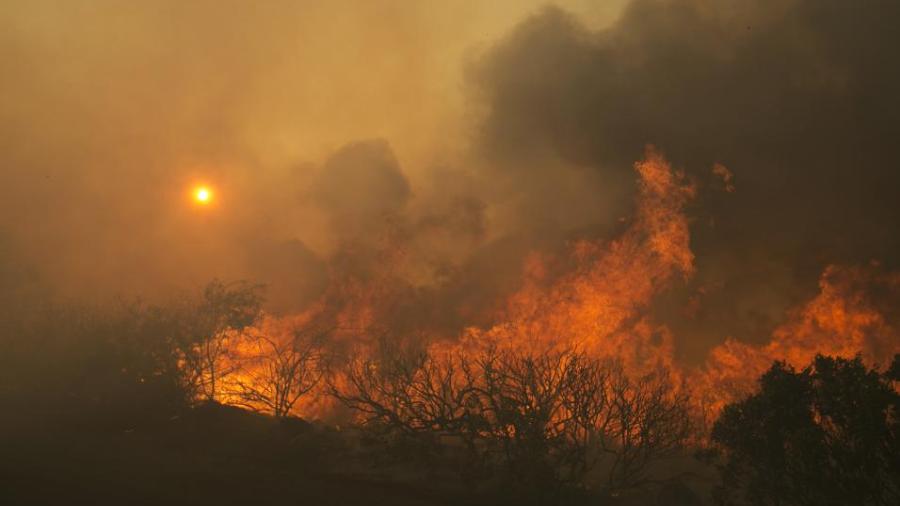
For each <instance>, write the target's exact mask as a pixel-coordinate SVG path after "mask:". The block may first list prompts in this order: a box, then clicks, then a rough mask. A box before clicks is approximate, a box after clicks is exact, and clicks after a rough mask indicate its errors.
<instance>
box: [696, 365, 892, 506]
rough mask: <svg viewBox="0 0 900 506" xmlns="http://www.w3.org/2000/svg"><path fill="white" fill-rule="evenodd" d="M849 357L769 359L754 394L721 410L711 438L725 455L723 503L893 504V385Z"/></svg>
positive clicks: (720, 493) (719, 496)
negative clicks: (801, 365)
mask: <svg viewBox="0 0 900 506" xmlns="http://www.w3.org/2000/svg"><path fill="white" fill-rule="evenodd" d="M898 370H900V355H898V356H895V357H894V361H893V364H892V365H891V367H890V368H889V369H888V370H887V371H886V372H883V373H882V372H879V371H878V370H875V369H868V368H867V367H866V366H865V365H864V364H863V363H862V361H861V359H860V358H859V357H857V358H855V359H853V360H847V359H843V358H833V357H826V356H817V357H816V358H815V360H814V361H813V363H812V364H811V365H809V366H808V367H806V368H805V369H803V370H801V371H796V370H794V369H793V368H792V367H790V366H789V365H787V364H785V363H783V362H776V363H775V364H774V365H773V366H772V368H771V369H770V370H769V371H768V372H766V373H765V374H764V375H763V376H762V377H761V378H760V380H759V383H760V390H759V392H758V393H756V394H754V395H751V396H750V397H748V398H746V399H744V400H742V401H740V402H736V403H734V404H731V405H728V406H726V407H725V410H724V411H723V412H722V415H721V416H720V418H719V419H718V421H717V422H716V423H715V425H714V427H713V431H712V439H713V441H714V442H715V443H717V444H718V445H719V446H720V447H721V449H722V451H723V453H724V463H723V464H722V465H721V468H720V471H721V477H722V484H721V486H719V487H718V489H717V490H716V493H715V495H716V498H717V500H718V502H719V503H720V504H752V505H810V506H812V505H817V506H827V505H835V506H837V505H847V504H862V505H889V504H900V440H898V436H900V434H898V429H900V424H898V416H900V411H898V401H900V395H898V390H897V385H896V383H895V382H896V381H897V379H898V377H897V376H898V375H897V371H898Z"/></svg>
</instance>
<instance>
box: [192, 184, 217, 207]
mask: <svg viewBox="0 0 900 506" xmlns="http://www.w3.org/2000/svg"><path fill="white" fill-rule="evenodd" d="M212 198H213V192H212V190H211V189H209V187H208V186H198V187H196V188H194V200H195V201H196V202H197V203H198V204H202V205H205V204H209V203H210V202H211V201H212Z"/></svg>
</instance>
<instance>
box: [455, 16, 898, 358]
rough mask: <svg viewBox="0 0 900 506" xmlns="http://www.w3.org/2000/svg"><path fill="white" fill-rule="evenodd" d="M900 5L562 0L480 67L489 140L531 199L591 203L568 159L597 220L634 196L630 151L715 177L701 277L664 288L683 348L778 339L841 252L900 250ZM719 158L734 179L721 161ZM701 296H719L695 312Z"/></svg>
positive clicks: (484, 147) (705, 178)
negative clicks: (899, 133)
mask: <svg viewBox="0 0 900 506" xmlns="http://www.w3.org/2000/svg"><path fill="white" fill-rule="evenodd" d="M897 10H898V6H897V4H896V3H893V2H867V3H865V4H864V5H863V4H852V5H851V4H847V3H846V2H839V1H805V0H796V1H793V0H790V1H778V0H773V1H767V2H755V3H753V4H748V3H746V2H727V1H720V2H701V1H690V0H685V1H680V0H673V1H655V0H636V1H634V2H631V3H630V4H629V5H628V7H627V8H626V9H625V11H624V12H623V14H622V16H621V18H620V19H619V20H618V21H617V22H616V23H615V24H614V25H613V26H611V27H609V28H608V29H604V30H593V29H590V28H589V27H586V26H585V25H584V24H583V23H582V22H581V21H580V19H579V18H578V17H577V16H574V15H572V14H570V13H568V12H566V11H564V10H562V9H556V8H548V9H546V10H545V11H543V12H542V13H540V14H537V15H535V16H532V17H530V18H529V19H527V20H525V21H524V22H523V23H521V24H520V25H519V26H518V27H516V29H515V30H513V31H512V33H511V34H509V35H508V36H506V37H505V38H504V39H503V40H502V41H501V42H500V43H499V44H498V45H497V46H496V47H495V48H494V49H493V50H492V51H491V52H489V53H488V54H487V55H486V56H485V57H484V58H483V59H482V60H481V61H479V62H477V63H476V65H474V68H473V70H472V71H471V73H470V76H471V80H472V82H473V85H474V87H475V89H476V90H477V92H478V96H479V97H480V100H481V104H482V106H483V108H484V110H485V111H486V112H485V114H484V121H483V123H482V128H481V130H480V134H481V135H480V136H479V138H478V141H477V146H478V148H479V149H480V152H481V153H482V154H483V156H484V157H485V158H486V159H488V160H491V161H492V162H493V163H492V166H493V167H494V169H495V170H497V171H501V172H502V173H503V174H505V175H507V177H509V178H511V179H523V180H525V181H528V182H534V186H533V187H532V188H531V189H530V190H528V191H529V192H530V193H529V196H528V197H527V198H523V199H522V201H523V203H524V206H525V207H531V208H535V205H534V203H535V202H538V201H540V200H541V199H543V200H544V201H545V202H547V203H548V205H549V206H551V209H552V208H555V207H556V206H562V205H565V206H566V208H567V209H574V208H575V207H574V206H577V205H578V199H577V198H573V197H572V196H571V195H566V194H565V193H562V192H559V191H558V190H557V189H558V186H555V185H554V184H553V181H554V178H555V176H556V174H557V173H558V172H559V170H558V169H557V167H558V166H559V165H565V166H569V167H575V168H577V169H573V170H579V169H580V170H581V171H582V173H580V177H581V181H582V182H583V183H584V184H585V187H586V189H585V192H590V191H593V192H596V195H597V196H596V200H598V201H601V202H603V204H604V205H607V206H608V207H609V209H611V210H612V211H606V212H605V213H604V214H603V216H604V217H603V218H600V219H596V220H594V223H602V222H603V219H604V218H605V219H609V218H610V217H614V216H617V215H620V214H624V213H626V212H627V208H628V206H629V204H630V200H629V199H628V198H623V196H627V195H630V194H631V191H630V188H631V177H630V174H629V169H628V167H629V164H630V161H631V160H632V159H633V158H634V157H635V153H637V152H639V151H640V149H641V148H642V146H643V145H644V144H646V143H651V142H652V143H654V144H655V145H657V146H659V147H660V148H661V149H663V150H664V151H665V153H666V155H667V157H668V158H669V159H670V160H672V162H673V163H674V164H675V166H677V167H683V168H684V169H685V170H686V171H687V172H688V174H689V175H691V176H692V177H693V178H694V179H695V180H697V181H698V182H699V183H700V184H701V188H700V190H701V197H700V198H699V200H698V201H697V207H696V208H695V209H693V210H692V212H691V213H690V214H691V216H692V217H693V218H694V223H693V225H692V240H691V247H692V249H693V250H694V252H695V254H696V257H697V260H696V272H697V275H696V276H695V278H694V279H693V281H692V282H691V284H690V285H689V286H687V287H684V288H681V289H678V288H676V290H674V292H672V293H671V294H670V295H669V296H666V297H663V298H661V300H660V301H659V304H658V306H659V307H658V311H661V312H662V313H664V314H666V317H665V319H666V320H667V321H668V322H670V325H671V326H672V328H673V330H674V331H675V332H676V334H677V335H682V336H685V337H686V338H684V339H680V340H679V354H680V355H681V356H683V357H687V358H691V357H693V359H697V358H700V357H703V356H704V350H705V349H707V348H708V346H709V345H710V343H711V342H714V341H716V340H718V339H721V338H722V336H728V335H730V336H733V337H734V338H735V339H739V340H744V341H750V342H764V341H765V340H766V339H768V337H769V335H770V334H771V332H772V331H773V330H774V329H775V327H776V326H777V325H778V323H779V322H780V321H782V320H783V318H784V317H785V313H786V311H787V309H788V308H790V307H793V306H796V305H798V304H800V303H801V302H802V301H803V300H806V299H807V298H809V297H812V296H813V294H814V293H815V289H816V279H817V277H818V275H819V273H820V272H821V271H822V270H823V269H824V267H825V266H826V265H828V264H831V263H844V264H858V263H865V262H868V261H869V260H871V259H873V258H874V259H880V260H882V261H883V262H884V263H885V264H886V265H887V266H888V267H889V268H895V267H896V265H897V260H898V257H897V251H898V249H897V246H898V243H897V237H896V234H893V233H892V232H891V230H894V229H896V227H897V225H898V216H900V213H898V212H897V210H896V203H895V202H896V199H895V197H894V196H893V193H894V188H897V187H898V183H900V180H898V176H897V172H896V171H894V170H893V169H892V167H894V166H896V164H897V162H898V157H897V152H896V150H894V149H892V148H891V142H890V140H889V139H890V138H891V137H892V136H893V135H894V134H895V133H896V126H895V125H896V124H897V123H896V120H897V118H898V114H900V103H898V100H897V94H896V93H894V92H893V91H891V90H893V89H895V88H896V86H897V84H898V78H900V69H898V66H897V65H893V64H892V63H890V62H891V60H892V58H893V54H892V53H893V49H891V48H893V47H895V46H897V45H898V42H900V41H898V40H897V38H898V35H897V33H896V30H893V29H892V27H891V26H890V23H888V22H886V21H885V20H886V19H887V18H890V17H892V16H891V15H892V14H893V15H896V14H897ZM716 163H720V164H721V165H722V166H724V167H727V168H728V170H729V174H733V176H729V178H728V179H727V180H725V182H726V183H727V185H728V186H725V185H723V183H722V181H721V180H719V179H718V178H714V177H713V175H711V174H710V173H709V171H710V167H711V166H713V165H714V164H716ZM720 172H721V171H720ZM591 180H594V181H596V182H600V183H599V184H589V183H590V182H591ZM558 184H563V185H564V183H558ZM717 189H721V190H725V191H716V190H717ZM555 195H562V196H561V197H560V198H559V201H556V202H553V200H552V199H553V198H554V196H555ZM573 201H574V205H573V206H568V203H569V202H573ZM536 208H537V209H543V208H544V207H541V206H536ZM551 212H552V211H551ZM582 219H584V217H582ZM691 299H693V300H695V301H696V303H697V304H696V305H697V306H699V307H700V308H702V310H700V311H693V312H692V311H685V307H686V306H689V305H690V304H689V302H690V300H691Z"/></svg>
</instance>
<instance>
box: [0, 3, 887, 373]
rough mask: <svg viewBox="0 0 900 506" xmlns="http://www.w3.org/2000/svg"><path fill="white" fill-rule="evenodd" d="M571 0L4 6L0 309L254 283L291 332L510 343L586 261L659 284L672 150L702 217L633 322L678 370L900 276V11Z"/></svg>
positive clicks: (686, 210)
mask: <svg viewBox="0 0 900 506" xmlns="http://www.w3.org/2000/svg"><path fill="white" fill-rule="evenodd" d="M560 3H561V4H562V5H561V6H559V7H552V6H551V7H539V6H540V5H541V4H542V2H538V1H535V2H530V1H528V2H512V1H510V2H489V4H491V5H486V4H488V3H486V2H475V1H472V2H450V3H449V4H452V5H448V3H447V2H437V1H434V2H432V1H426V2H412V3H410V2H406V3H396V2H389V1H384V2H362V1H351V0H343V1H339V2H267V3H265V4H262V5H252V6H251V5H249V4H244V3H240V2H212V1H209V2H206V1H200V2H189V3H184V2H174V1H172V2H168V1H166V2H153V3H152V4H145V5H127V4H122V3H119V2H92V3H90V5H87V4H80V3H71V2H53V1H36V2H28V3H21V2H20V3H19V5H4V6H3V7H0V9H2V15H0V71H2V72H3V75H4V76H7V78H5V79H4V80H3V83H2V84H0V92H2V93H0V167H2V169H0V245H3V250H2V251H0V255H2V256H0V262H4V263H6V264H9V267H7V266H3V267H2V269H0V273H3V278H2V283H3V285H4V290H5V291H10V290H12V288H10V287H12V286H13V284H14V283H15V285H16V287H19V286H21V285H23V284H24V285H41V286H44V287H47V289H49V290H52V291H54V292H56V293H58V294H61V295H64V296H69V297H103V296H108V295H110V294H113V293H127V294H130V293H141V294H144V295H146V296H148V297H154V296H162V295H164V294H166V293H168V292H170V291H172V290H174V289H176V288H178V287H184V286H195V285H197V284H200V283H202V282H204V281H206V280H208V279H210V278H213V277H222V278H229V279H234V278H249V279H254V280H259V281H262V282H265V283H266V284H268V285H269V291H268V295H269V304H270V305H269V309H270V310H272V311H275V312H282V313H292V312H298V311H302V310H304V309H306V308H308V307H309V306H310V305H311V304H313V303H315V302H323V301H326V302H327V303H329V304H331V305H332V306H334V307H335V310H336V311H337V312H338V313H339V315H340V318H342V321H343V322H345V323H347V325H348V326H350V327H353V328H364V327H367V326H371V325H374V324H377V325H379V326H386V327H391V328H392V329H393V330H394V331H396V332H422V333H425V334H428V335H431V336H454V335H459V333H460V332H462V331H463V330H464V329H465V328H466V327H470V326H475V327H482V328H491V326H492V325H494V324H496V323H497V320H498V315H504V314H506V315H508V313H509V312H511V311H512V312H514V310H513V309H510V308H511V307H513V308H515V307H516V305H515V303H514V302H510V301H511V300H513V301H515V300H518V299H516V297H521V296H522V294H525V293H527V292H528V290H529V289H530V286H531V285H529V284H528V283H531V282H533V281H534V278H533V277H529V276H531V275H532V274H534V272H533V271H528V269H529V268H532V267H534V266H535V265H537V264H539V263H540V262H536V260H535V259H548V258H550V259H552V258H568V257H567V255H570V254H571V252H572V251H573V250H577V247H576V246H573V245H579V244H580V245H585V244H590V245H593V246H591V248H593V249H591V248H588V249H586V250H581V251H582V252H583V253H584V252H587V251H588V250H590V251H593V254H594V258H593V260H596V262H593V261H592V262H585V263H586V264H587V265H593V266H595V267H594V270H593V271H591V276H592V277H591V276H589V277H588V278H585V279H584V280H580V281H577V282H576V280H575V279H574V278H573V276H575V275H576V274H577V272H576V273H575V274H573V273H572V272H570V271H571V269H570V268H571V267H572V266H571V265H570V264H566V263H565V261H561V265H557V264H556V263H554V262H553V261H550V262H548V263H547V265H549V266H555V267H552V268H550V267H548V270H547V271H546V272H545V275H546V276H547V277H546V278H544V279H543V280H542V281H541V283H542V286H543V287H546V286H550V287H552V286H568V287H571V286H576V285H578V283H586V282H588V281H590V280H594V281H597V282H598V283H599V282H601V281H603V280H607V281H608V280H610V279H614V280H615V279H619V277H621V279H629V280H633V279H640V278H641V276H642V275H644V274H645V271H644V270H641V269H638V267H641V266H646V265H650V266H656V265H658V263H657V261H658V258H657V257H655V256H654V257H653V259H652V261H651V260H648V259H647V257H646V255H651V256H652V255H664V254H665V251H655V250H653V248H654V247H657V246H659V244H656V243H651V242H647V241H648V239H647V237H646V236H644V235H640V234H644V233H646V234H647V235H649V236H650V237H652V236H653V234H659V233H661V232H660V230H655V229H652V227H651V229H647V228H646V227H644V228H642V227H641V226H635V223H643V224H644V225H646V224H647V223H651V222H652V220H650V219H649V218H647V217H646V216H643V215H641V213H642V212H644V211H642V208H641V207H640V202H642V201H644V200H646V199H643V200H642V198H641V197H640V195H641V192H642V191H644V189H642V188H643V187H642V186H641V185H642V184H644V183H641V182H636V181H637V180H638V178H637V177H636V175H635V173H634V171H633V169H632V164H633V162H634V160H636V159H638V158H639V157H640V156H641V153H643V151H644V148H645V146H646V145H649V144H652V145H655V146H657V147H658V148H659V149H660V150H661V151H662V152H663V153H664V154H665V156H666V158H667V159H668V160H670V161H671V162H672V165H673V167H674V169H676V172H677V171H678V170H683V171H684V172H685V177H684V179H685V180H686V181H690V184H689V186H690V187H691V188H695V189H696V195H695V196H694V198H693V200H689V201H688V200H684V201H678V203H677V204H678V205H677V206H675V207H677V213H675V214H676V215H677V220H676V221H677V225H678V227H680V228H679V231H680V232H679V233H682V235H681V236H679V237H680V239H679V241H680V242H679V243H678V244H679V247H678V248H677V252H678V255H680V256H676V257H672V258H668V259H667V260H665V261H664V262H662V264H663V265H666V266H668V267H667V268H666V270H665V272H666V273H667V274H666V275H665V276H664V277H665V283H658V284H654V283H655V281H653V282H650V281H648V282H650V284H651V285H652V289H651V288H648V289H647V290H646V293H642V294H640V295H639V296H636V298H635V299H634V300H636V301H637V302H635V304H634V306H635V307H634V309H633V311H631V310H630V311H629V312H628V314H627V315H626V316H624V317H623V321H625V320H627V324H628V325H630V327H629V328H631V329H632V330H633V331H634V332H635V333H638V334H641V333H642V332H643V334H641V335H642V336H644V337H642V339H644V338H646V340H647V341H648V342H650V341H654V340H657V341H659V340H661V341H662V342H663V343H664V344H665V345H666V346H669V345H670V344H671V347H673V352H672V353H674V354H675V355H676V356H677V358H678V359H681V360H683V361H687V362H693V363H700V362H702V361H703V360H705V357H706V355H707V353H708V352H709V350H711V349H715V347H716V346H717V345H718V344H720V343H722V342H723V341H724V340H725V339H726V338H731V339H732V341H730V342H740V343H749V345H760V344H763V343H766V342H768V340H769V339H770V338H771V336H772V335H773V332H776V330H777V329H779V328H783V327H781V326H782V325H783V322H784V320H785V317H786V315H788V314H789V313H788V311H789V309H790V308H797V307H803V305H804V304H805V303H806V301H809V300H811V299H814V298H815V297H816V294H817V292H818V291H819V290H820V288H821V287H820V286H819V285H818V284H817V281H818V279H819V276H820V274H821V273H822V271H823V270H824V269H825V267H826V266H828V265H831V264H840V265H858V264H866V263H867V262H869V261H870V260H871V259H879V260H880V261H882V262H883V265H884V268H885V270H886V271H890V270H892V269H895V268H896V267H897V263H898V260H900V258H898V257H897V252H898V251H900V248H898V246H900V244H898V239H897V235H896V233H895V230H897V228H898V225H900V223H898V221H900V212H898V210H897V208H896V203H895V202H896V197H895V195H894V193H895V192H896V188H898V187H900V175H898V172H897V171H895V170H894V167H896V165H897V163H898V162H900V159H898V155H897V153H896V151H895V150H893V149H892V148H891V145H892V141H893V138H894V137H895V135H894V134H895V133H896V132H895V130H896V127H895V125H897V124H898V120H900V102H898V99H897V95H896V92H895V90H896V89H900V86H898V85H900V69H898V66H897V65H894V64H893V63H892V62H893V55H892V48H893V47H897V46H900V44H898V43H900V41H898V40H896V39H897V38H898V37H900V35H897V33H896V30H895V29H894V27H893V26H892V20H893V19H896V18H897V14H900V12H897V11H898V9H900V6H898V5H897V4H896V2H890V1H873V2H865V3H854V4H850V3H847V2H841V1H838V0H767V1H764V2H756V3H753V4H752V5H751V4H748V3H746V2H735V1H730V0H721V1H716V2H709V1H701V0H633V1H631V2H628V3H627V5H626V2H624V1H623V2H597V3H593V2H587V1H581V0H577V1H576V0H573V1H570V2H560ZM659 163H662V162H659ZM667 173H668V169H667ZM674 173H675V172H673V174H674ZM198 182H204V183H206V184H209V185H210V186H212V187H213V188H214V189H215V191H216V201H215V203H214V205H213V206H210V207H209V208H204V209H199V208H196V207H195V206H192V205H191V203H190V202H189V200H188V199H187V196H186V192H187V191H189V189H190V187H191V186H192V185H193V184H195V183H198ZM677 193H678V192H677V191H676V194H677ZM636 195H637V198H636ZM682 207H683V208H682ZM652 223H656V225H659V226H663V225H665V226H668V225H666V224H662V223H661V222H659V223H657V222H652ZM656 225H654V226H656ZM669 225H670V224H669ZM687 229H689V234H688V230H687ZM648 230H650V231H649V232H648ZM7 244H8V245H9V246H8V247H7V246H6V245H7ZM616 244H638V245H644V246H646V248H649V249H648V250H647V251H644V250H642V249H640V248H637V247H636V249H635V250H634V251H633V256H634V258H632V259H631V260H629V261H626V260H621V261H618V260H617V262H613V261H612V260H610V259H612V258H616V259H619V258H620V256H615V255H613V254H612V253H609V250H608V249H606V248H607V246H609V245H616ZM619 253H622V252H619ZM669 253H672V251H670V252H669ZM617 254H618V253H617ZM604 259H605V260H604ZM604 262H605V263H604ZM635 266H637V267H635ZM673 266H674V267H673ZM631 267H634V269H631ZM602 269H613V270H614V269H621V271H620V272H618V273H604V272H602ZM523 270H526V271H527V272H526V275H525V276H523ZM651 270H652V269H651ZM638 271H640V272H638ZM675 271H677V272H679V273H681V274H685V275H684V276H672V275H671V272H675ZM686 274H690V275H686ZM649 275H651V276H652V275H653V273H652V272H651V273H649ZM652 279H654V280H657V281H658V279H657V278H652ZM604 282H605V281H604ZM622 283H626V282H624V281H623V282H622ZM628 283H630V282H628ZM661 285H664V287H661ZM582 288H584V290H588V292H590V293H594V294H595V295H598V297H600V296H602V297H601V298H604V297H605V298H611V297H613V295H611V294H614V293H615V292H614V291H613V290H612V289H610V288H608V287H598V286H584V287H582ZM16 290H18V288H16ZM579 290H580V289H579ZM579 290H575V289H574V288H573V289H572V291H571V293H577V294H582V295H583V294H584V293H585V292H584V291H583V290H582V291H579ZM571 293H570V292H567V291H566V290H561V291H557V292H556V295H558V296H560V297H564V296H567V295H571ZM4 297H6V295H5V294H4ZM629 300H631V299H629ZM549 305H550V306H553V305H552V304H549ZM562 306H564V304H562V303H560V305H557V306H554V307H562ZM519 309H521V307H519ZM595 309H596V308H595ZM616 335H617V336H618V335H619V334H616ZM887 348H890V346H887Z"/></svg>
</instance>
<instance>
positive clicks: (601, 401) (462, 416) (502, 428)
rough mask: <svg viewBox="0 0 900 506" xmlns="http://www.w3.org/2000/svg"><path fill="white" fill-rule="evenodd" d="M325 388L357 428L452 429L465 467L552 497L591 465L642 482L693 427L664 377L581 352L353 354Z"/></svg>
mask: <svg viewBox="0 0 900 506" xmlns="http://www.w3.org/2000/svg"><path fill="white" fill-rule="evenodd" d="M332 392H333V394H334V395H335V396H336V397H337V398H338V399H340V400H341V401H343V402H344V404H346V405H347V406H348V407H350V408H351V409H353V410H355V411H357V413H359V415H360V421H361V422H362V423H363V425H364V426H368V427H374V428H377V429H379V430H393V431H396V432H398V433H401V434H408V435H416V436H418V435H422V434H436V435H440V436H454V437H456V438H457V439H458V440H461V441H463V442H464V443H465V446H466V448H467V449H468V450H469V457H470V459H469V463H472V462H475V463H479V464H481V465H485V466H487V467H491V468H494V469H495V470H496V471H498V472H499V476H500V477H503V476H505V477H507V478H509V479H511V480H513V481H515V482H516V483H518V484H519V486H520V487H521V486H522V485H523V484H524V485H527V486H528V487H530V490H534V491H536V492H538V493H539V494H544V495H547V494H549V496H551V497H552V496H556V495H557V494H558V493H559V492H560V490H561V489H562V487H565V486H575V487H583V486H586V484H587V481H588V480H587V478H588V474H589V473H590V472H591V470H593V469H595V468H597V466H598V465H605V469H606V470H607V472H606V473H605V474H606V478H605V479H604V481H603V483H602V487H603V489H604V490H607V491H616V490H621V489H624V488H629V487H637V486H641V485H642V484H644V483H647V482H648V478H647V475H646V472H647V470H648V468H649V466H650V465H651V464H652V463H653V462H655V461H656V460H658V459H660V458H663V457H666V456H668V455H670V454H671V453H672V452H674V451H677V450H678V449H679V448H680V447H681V445H682V444H683V443H684V442H686V441H687V439H688V438H689V437H690V435H691V429H692V427H691V422H690V421H691V417H689V416H688V415H689V402H688V401H689V399H688V396H687V393H686V390H685V389H683V388H676V385H675V384H674V383H673V382H672V381H671V378H670V377H669V376H668V375H667V374H666V373H664V372H657V373H655V374H651V375H648V376H645V377H641V378H631V377H629V376H628V375H627V374H625V371H624V370H623V369H622V367H621V365H620V364H618V363H615V362H609V361H603V360H599V359H597V358H593V357H590V356H588V355H586V354H584V353H582V352H579V351H576V350H561V351H545V352H528V351H519V350H510V349H503V350H501V349H498V348H497V347H491V346H487V347H484V348H481V349H480V350H478V351H475V352H473V351H459V350H456V351H432V352H430V353H426V352H414V353H409V354H404V353H390V354H387V356H386V358H380V359H376V358H372V357H371V356H369V357H368V358H360V357H355V358H353V359H351V361H350V363H349V365H348V366H347V368H346V369H345V372H344V374H343V375H342V376H341V379H340V381H338V382H336V383H334V385H333V386H332ZM542 500H547V498H546V497H544V498H543V499H542Z"/></svg>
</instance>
